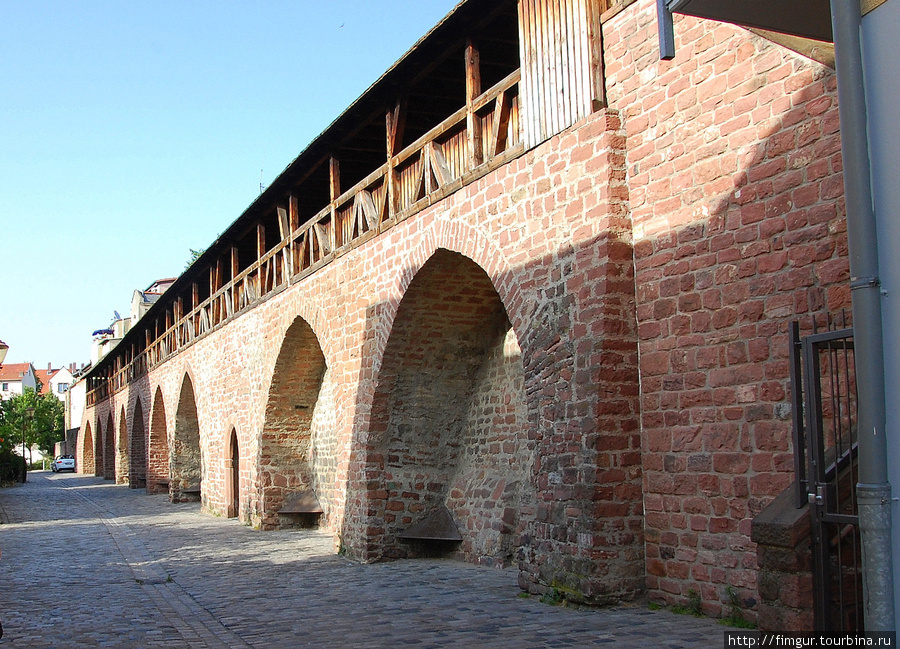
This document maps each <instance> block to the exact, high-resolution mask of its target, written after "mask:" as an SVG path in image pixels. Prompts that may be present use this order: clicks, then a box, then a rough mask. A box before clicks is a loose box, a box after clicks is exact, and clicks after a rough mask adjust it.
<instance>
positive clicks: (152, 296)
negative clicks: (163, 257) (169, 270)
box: [131, 277, 176, 323]
mask: <svg viewBox="0 0 900 649" xmlns="http://www.w3.org/2000/svg"><path fill="white" fill-rule="evenodd" d="M175 279H176V278H175V277H168V278H166V279H158V280H156V281H155V282H153V283H152V284H151V285H150V286H148V287H147V288H146V289H144V290H143V291H135V292H134V295H133V296H132V297H131V322H132V323H134V322H137V321H138V320H139V319H140V318H141V316H143V315H144V314H145V313H146V312H147V310H148V309H149V308H150V307H151V306H153V304H154V303H155V302H156V301H157V300H158V299H159V297H160V296H161V295H162V294H163V293H165V292H166V289H168V288H169V287H170V286H172V284H174V283H175Z"/></svg>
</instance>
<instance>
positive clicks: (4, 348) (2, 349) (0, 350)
mask: <svg viewBox="0 0 900 649" xmlns="http://www.w3.org/2000/svg"><path fill="white" fill-rule="evenodd" d="M8 351H9V345H7V344H6V343H5V342H3V341H2V340H0V365H3V359H4V358H6V352H8Z"/></svg>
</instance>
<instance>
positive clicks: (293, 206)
mask: <svg viewBox="0 0 900 649" xmlns="http://www.w3.org/2000/svg"><path fill="white" fill-rule="evenodd" d="M288 227H289V228H290V232H291V234H290V237H291V243H290V246H289V248H290V258H291V263H290V273H291V275H293V274H294V273H297V272H299V271H300V270H301V269H302V268H303V266H302V265H301V264H300V260H299V259H298V258H297V257H298V254H297V253H298V251H297V246H296V245H295V243H294V233H295V232H296V231H297V230H299V229H300V206H299V205H298V203H297V197H296V196H293V195H291V196H288Z"/></svg>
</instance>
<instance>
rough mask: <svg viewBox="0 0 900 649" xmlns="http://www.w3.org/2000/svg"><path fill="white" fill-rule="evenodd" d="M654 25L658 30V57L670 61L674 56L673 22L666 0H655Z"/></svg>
mask: <svg viewBox="0 0 900 649" xmlns="http://www.w3.org/2000/svg"><path fill="white" fill-rule="evenodd" d="M656 27H657V29H658V31H659V58H660V59H662V60H663V61H671V60H672V59H674V58H675V24H674V23H673V21H672V12H671V11H669V7H668V5H667V4H666V0H656Z"/></svg>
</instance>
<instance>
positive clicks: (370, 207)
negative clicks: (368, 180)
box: [357, 191, 378, 232]
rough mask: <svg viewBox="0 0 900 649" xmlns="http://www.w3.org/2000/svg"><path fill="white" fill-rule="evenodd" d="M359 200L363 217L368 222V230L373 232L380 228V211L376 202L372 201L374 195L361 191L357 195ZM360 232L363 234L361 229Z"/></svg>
mask: <svg viewBox="0 0 900 649" xmlns="http://www.w3.org/2000/svg"><path fill="white" fill-rule="evenodd" d="M357 200H358V201H359V204H360V208H361V211H362V216H363V217H364V218H365V220H366V225H367V226H368V229H369V230H373V229H375V228H376V227H378V209H377V208H376V207H375V201H374V200H373V199H372V194H371V193H370V192H366V191H361V192H359V194H358V195H357ZM360 232H362V229H361V228H360Z"/></svg>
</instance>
